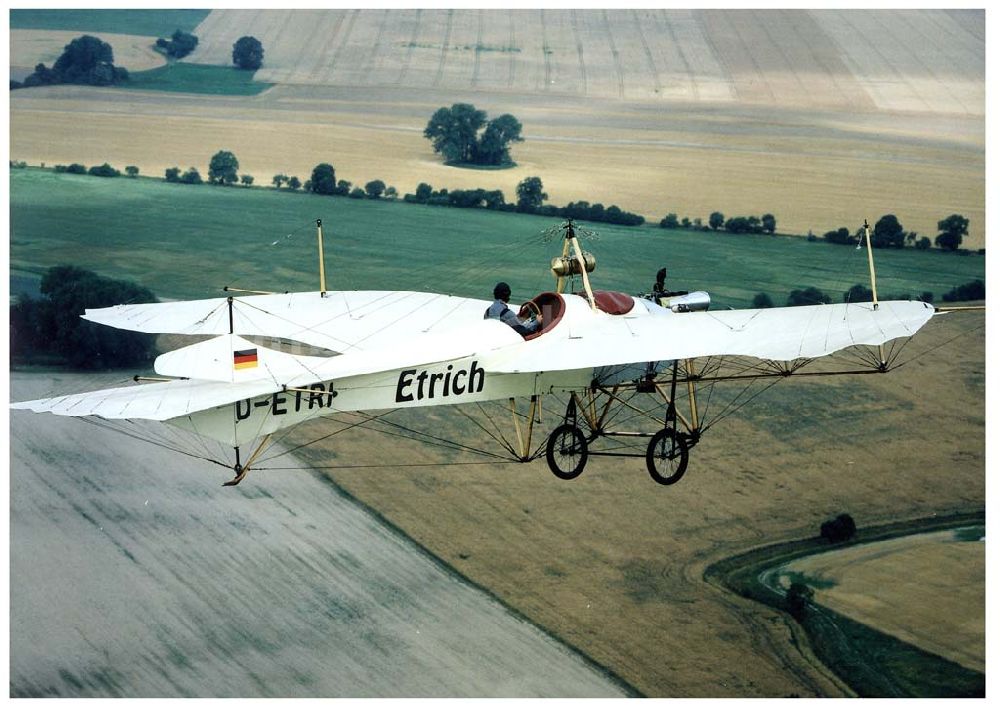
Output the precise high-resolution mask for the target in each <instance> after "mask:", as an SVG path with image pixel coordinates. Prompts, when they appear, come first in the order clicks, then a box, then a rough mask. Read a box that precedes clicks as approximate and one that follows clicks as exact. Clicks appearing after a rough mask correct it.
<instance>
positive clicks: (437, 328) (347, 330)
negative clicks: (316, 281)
mask: <svg viewBox="0 0 1000 708" xmlns="http://www.w3.org/2000/svg"><path fill="white" fill-rule="evenodd" d="M489 305H490V301H487V300H476V299H471V298H461V297H453V296H451V295H439V294H435V293H419V292H406V291H399V292H397V291H380V290H360V291H338V292H328V293H327V294H326V296H325V297H320V294H319V293H318V292H311V293H287V294H284V295H253V296H250V297H236V298H233V308H232V331H233V332H234V333H235V334H240V335H244V336H246V335H256V336H264V337H281V338H284V339H290V340H294V341H298V342H304V343H306V344H309V345H311V346H314V347H323V348H325V349H329V350H331V351H334V352H340V353H344V352H348V351H372V350H378V349H382V348H386V347H392V346H396V345H397V344H398V343H399V342H401V341H406V340H407V339H409V338H410V337H412V336H414V335H417V334H424V333H430V332H435V333H438V332H447V331H449V330H452V329H455V328H458V327H463V326H466V325H467V324H468V322H470V321H474V320H476V319H482V317H483V313H484V312H485V310H486V308H487V307H489ZM83 317H84V319H87V320H90V321H92V322H97V323H100V324H104V325H108V326H111V327H117V328H119V329H127V330H132V331H135V332H148V333H151V334H190V335H220V334H228V333H229V332H230V312H229V306H228V303H227V298H213V299H209V300H192V301H186V302H166V303H151V304H142V305H116V306H114V307H105V308H101V309H94V310H87V312H86V313H85V314H84V315H83Z"/></svg>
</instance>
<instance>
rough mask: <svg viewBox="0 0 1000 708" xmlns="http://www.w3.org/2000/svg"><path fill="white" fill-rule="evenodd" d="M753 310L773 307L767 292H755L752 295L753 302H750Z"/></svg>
mask: <svg viewBox="0 0 1000 708" xmlns="http://www.w3.org/2000/svg"><path fill="white" fill-rule="evenodd" d="M750 307H752V308H753V309H755V310H763V309H766V308H768V307H774V301H773V300H771V296H770V295H768V294H767V293H757V294H756V295H754V296H753V302H752V303H751V304H750Z"/></svg>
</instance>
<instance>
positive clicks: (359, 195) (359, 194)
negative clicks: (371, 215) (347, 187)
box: [347, 187, 365, 199]
mask: <svg viewBox="0 0 1000 708" xmlns="http://www.w3.org/2000/svg"><path fill="white" fill-rule="evenodd" d="M347 196H348V197H350V198H351V199H364V198H365V190H363V189H361V187H355V188H354V189H352V190H351V192H350V194H348V195H347Z"/></svg>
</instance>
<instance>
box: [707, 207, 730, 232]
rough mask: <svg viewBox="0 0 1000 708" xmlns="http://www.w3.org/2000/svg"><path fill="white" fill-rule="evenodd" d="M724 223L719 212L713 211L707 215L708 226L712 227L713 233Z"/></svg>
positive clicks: (724, 219) (723, 218)
mask: <svg viewBox="0 0 1000 708" xmlns="http://www.w3.org/2000/svg"><path fill="white" fill-rule="evenodd" d="M725 223H726V217H725V216H723V215H722V212H721V211H713V212H712V213H711V214H709V215H708V225H709V226H711V227H712V230H713V231H718V230H719V229H721V228H722V226H723V224H725Z"/></svg>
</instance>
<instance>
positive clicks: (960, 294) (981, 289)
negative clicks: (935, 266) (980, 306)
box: [941, 280, 986, 302]
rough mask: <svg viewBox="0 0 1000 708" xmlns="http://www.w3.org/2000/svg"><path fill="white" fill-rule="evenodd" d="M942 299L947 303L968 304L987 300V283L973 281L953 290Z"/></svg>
mask: <svg viewBox="0 0 1000 708" xmlns="http://www.w3.org/2000/svg"><path fill="white" fill-rule="evenodd" d="M941 299H942V300H944V301H945V302H967V301H969V300H985V299H986V283H984V282H983V281H981V280H972V281H969V282H968V283H965V284H964V285H959V286H958V287H957V288H952V289H951V290H949V291H948V292H946V293H945V294H944V295H942V296H941Z"/></svg>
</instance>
